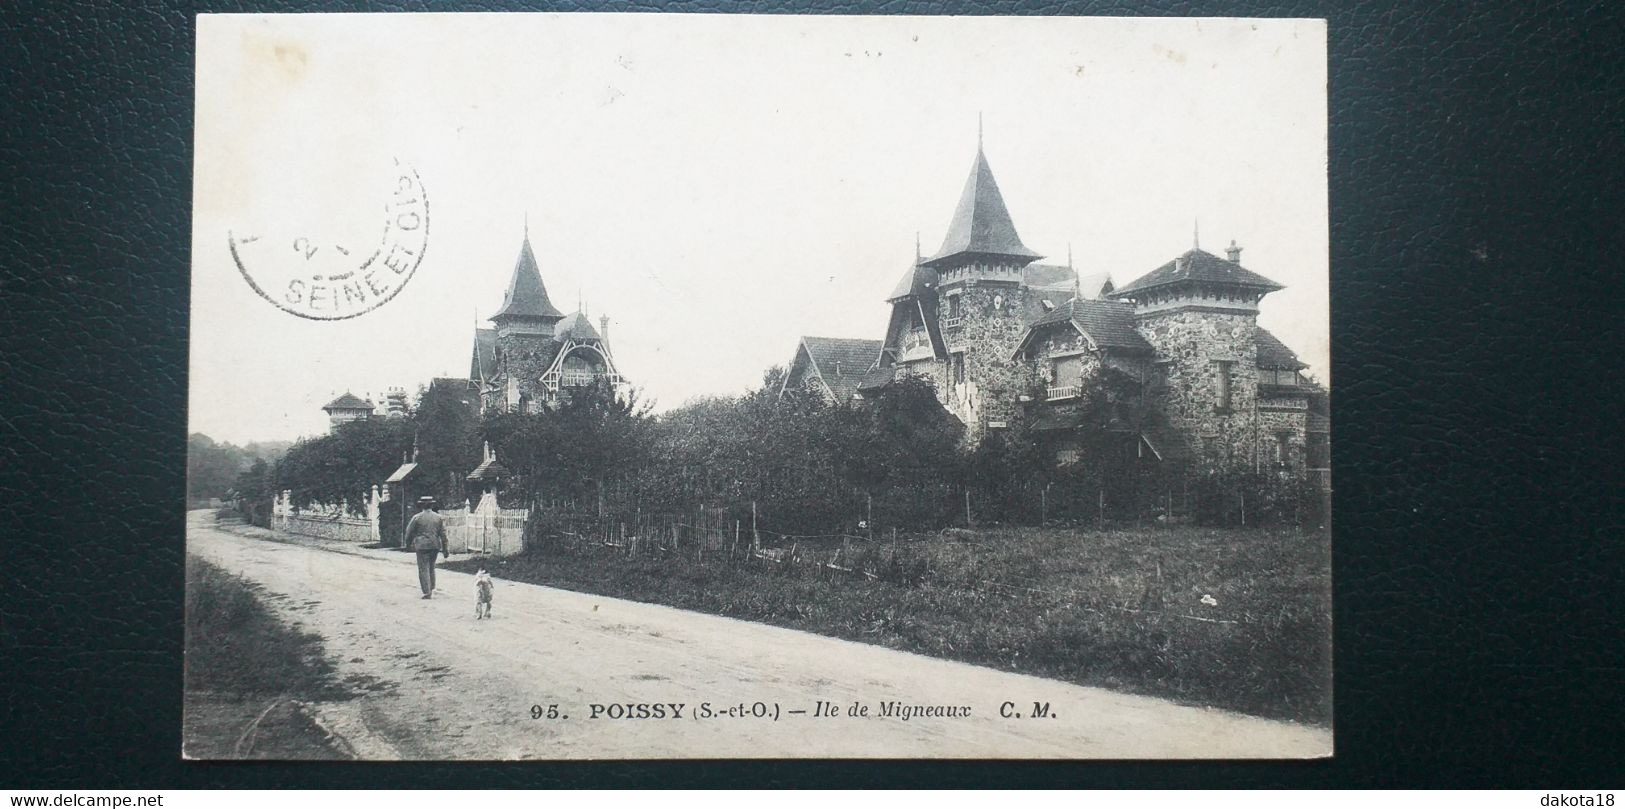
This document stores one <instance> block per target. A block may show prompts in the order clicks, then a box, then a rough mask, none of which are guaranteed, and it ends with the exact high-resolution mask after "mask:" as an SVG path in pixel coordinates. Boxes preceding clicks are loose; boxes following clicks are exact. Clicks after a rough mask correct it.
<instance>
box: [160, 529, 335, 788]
mask: <svg viewBox="0 0 1625 809" xmlns="http://www.w3.org/2000/svg"><path fill="white" fill-rule="evenodd" d="M185 660H186V664H185V694H186V700H185V703H186V706H185V717H184V724H185V732H184V734H183V735H184V745H185V749H186V754H187V755H188V756H189V757H192V758H238V757H242V758H274V759H288V758H317V759H333V758H344V757H345V755H344V753H343V752H342V751H341V749H340V747H339V746H338V744H336V743H335V741H334V740H333V739H331V738H329V737H328V735H327V734H326V733H325V732H324V731H322V730H321V729H320V728H319V727H317V726H316V724H315V723H314V722H313V721H312V720H311V719H310V717H309V716H307V715H306V714H305V713H304V712H303V710H302V709H301V708H300V707H299V704H298V703H299V702H301V701H312V700H339V699H347V698H350V697H351V696H352V694H350V693H349V692H348V691H347V690H345V689H344V688H343V687H341V686H340V685H339V684H338V682H337V680H336V678H335V673H334V668H333V666H332V664H331V663H329V662H328V661H327V660H326V658H325V657H323V654H322V647H321V638H320V637H319V636H316V635H313V634H309V633H304V632H300V631H297V630H296V629H293V628H292V627H289V626H288V625H286V624H285V623H283V622H282V621H281V620H280V619H278V618H277V616H276V615H275V614H274V613H273V612H272V611H271V610H270V609H269V608H268V607H267V606H266V605H265V603H264V602H263V601H262V598H261V588H260V586H259V585H257V584H255V583H253V582H250V581H247V580H245V579H242V578H239V577H237V576H233V575H231V574H229V573H227V572H225V571H223V570H221V569H220V568H219V567H217V566H215V565H213V564H211V563H209V562H206V561H203V560H201V559H198V558H197V557H195V556H190V555H188V556H187V558H186V658H185Z"/></svg>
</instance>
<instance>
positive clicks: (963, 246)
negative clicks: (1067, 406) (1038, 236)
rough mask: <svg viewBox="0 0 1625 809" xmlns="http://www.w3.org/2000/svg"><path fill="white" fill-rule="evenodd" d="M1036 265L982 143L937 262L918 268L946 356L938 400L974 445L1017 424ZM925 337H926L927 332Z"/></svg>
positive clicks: (934, 258)
mask: <svg viewBox="0 0 1625 809" xmlns="http://www.w3.org/2000/svg"><path fill="white" fill-rule="evenodd" d="M1038 258H1040V256H1039V254H1038V253H1036V252H1034V251H1033V250H1031V249H1029V248H1028V247H1027V245H1025V244H1023V243H1022V241H1021V237H1020V236H1019V235H1018V234H1017V233H1016V226H1015V222H1013V221H1012V220H1011V218H1010V210H1009V209H1008V208H1007V207H1005V204H1004V195H1003V194H1001V193H999V184H998V182H997V181H996V180H994V179H993V169H992V167H991V166H989V165H988V161H987V154H986V152H985V151H984V150H983V148H982V144H981V139H980V136H978V139H977V144H976V159H975V161H974V162H973V163H972V165H971V171H970V177H968V178H967V179H966V180H965V189H964V191H963V192H961V193H960V196H959V206H958V207H957V208H955V209H954V217H953V220H952V221H950V222H949V223H948V235H947V237H946V238H944V239H943V241H942V248H941V249H940V250H938V251H937V253H936V255H933V256H931V257H930V258H927V259H924V260H922V261H920V268H921V269H929V270H931V271H932V272H933V274H934V275H935V281H936V284H935V290H934V291H935V295H934V296H933V297H935V299H936V307H935V309H936V311H935V312H926V313H925V314H927V315H934V317H933V318H932V319H934V320H936V321H937V326H938V328H937V329H936V331H937V332H939V333H940V335H941V337H940V338H938V339H940V340H941V341H942V342H943V347H942V351H943V352H944V353H945V354H946V356H944V357H943V359H942V363H941V366H940V373H939V374H938V375H937V391H938V397H939V398H940V399H941V400H942V402H943V404H944V405H945V406H947V407H948V409H949V410H950V411H952V412H953V413H954V414H955V415H957V416H959V418H960V419H961V420H962V421H964V423H965V426H966V432H967V435H968V437H970V438H971V440H973V441H974V440H977V438H978V437H979V436H980V435H981V433H982V432H983V431H984V430H989V429H993V430H996V429H1000V428H1002V427H1004V426H1006V425H1007V424H1009V423H1010V422H1011V421H1012V420H1013V419H1014V417H1015V412H1016V401H1017V398H1018V396H1019V393H1020V390H1021V389H1023V388H1024V387H1025V386H1026V385H1028V384H1030V380H1027V379H1026V378H1025V376H1024V375H1026V376H1030V371H1028V370H1027V369H1024V368H1023V367H1021V366H1019V365H1017V364H1013V363H1011V362H1010V361H1009V357H1010V355H1011V352H1012V351H1014V350H1015V347H1016V344H1017V343H1018V342H1020V340H1021V336H1022V332H1023V331H1024V317H1025V315H1024V308H1025V298H1026V282H1025V280H1024V279H1025V275H1024V270H1025V268H1026V267H1027V265H1029V264H1031V263H1033V262H1034V261H1035V260H1037V259H1038ZM927 333H928V336H935V335H932V334H931V330H929V329H928V332H927Z"/></svg>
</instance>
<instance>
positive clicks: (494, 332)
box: [468, 228, 626, 412]
mask: <svg viewBox="0 0 1625 809" xmlns="http://www.w3.org/2000/svg"><path fill="white" fill-rule="evenodd" d="M490 320H491V324H492V326H493V328H489V329H481V328H476V329H475V330H474V352H473V357H472V359H471V361H470V364H469V372H468V377H469V380H470V381H471V382H472V383H473V384H474V385H475V386H476V387H477V388H478V389H479V392H480V401H481V405H482V409H484V410H516V411H519V412H534V411H535V409H537V408H540V407H551V406H554V405H556V404H558V402H559V401H560V397H561V396H563V395H566V394H567V393H568V391H569V389H570V388H575V387H589V386H593V385H596V384H599V383H600V382H607V383H608V384H609V385H610V386H612V387H613V388H615V389H617V390H619V389H621V388H623V387H624V386H625V384H626V382H625V380H623V379H622V378H621V375H620V372H619V371H616V370H615V359H614V357H613V356H612V355H611V353H610V349H609V317H608V316H607V315H603V316H600V317H599V321H598V322H599V328H596V329H595V328H593V325H592V320H591V319H589V318H588V317H587V314H586V312H584V311H580V310H578V311H576V312H574V313H573V314H570V315H565V314H564V313H563V312H560V311H559V310H558V309H557V308H555V307H554V306H553V302H552V301H551V300H549V299H548V296H547V287H546V286H544V285H543V284H542V272H541V269H540V268H539V267H538V266H537V264H536V253H535V251H534V250H532V249H531V246H530V232H529V229H528V228H527V229H526V232H525V237H524V241H523V243H521V244H520V246H519V259H518V260H517V261H516V262H515V263H514V268H513V276H512V278H511V279H510V280H509V281H508V292H507V294H506V295H504V296H503V298H502V307H501V308H500V309H498V310H497V313H496V314H494V315H492V316H491V319H490Z"/></svg>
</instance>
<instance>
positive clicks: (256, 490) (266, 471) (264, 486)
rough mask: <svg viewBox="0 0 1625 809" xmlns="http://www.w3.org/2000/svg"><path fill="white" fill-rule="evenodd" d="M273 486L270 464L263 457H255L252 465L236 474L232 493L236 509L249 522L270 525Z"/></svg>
mask: <svg viewBox="0 0 1625 809" xmlns="http://www.w3.org/2000/svg"><path fill="white" fill-rule="evenodd" d="M274 486H275V481H274V480H272V477H271V465H270V464H268V463H266V462H265V459H264V458H255V459H254V464H253V465H252V466H250V467H249V468H248V469H245V470H243V472H241V473H240V474H238V475H237V481H236V483H235V485H233V486H232V495H233V497H235V498H236V500H237V508H238V510H240V511H242V512H243V516H244V517H245V518H246V519H247V520H248V522H249V523H250V524H252V525H258V526H260V527H262V528H268V527H270V525H271V501H272V500H274V499H275V498H276V493H275V492H274V491H273V489H274Z"/></svg>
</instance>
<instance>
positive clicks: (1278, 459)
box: [1275, 430, 1292, 466]
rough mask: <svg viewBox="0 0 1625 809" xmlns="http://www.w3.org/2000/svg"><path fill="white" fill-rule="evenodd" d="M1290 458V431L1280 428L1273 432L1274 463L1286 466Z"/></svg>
mask: <svg viewBox="0 0 1625 809" xmlns="http://www.w3.org/2000/svg"><path fill="white" fill-rule="evenodd" d="M1291 460H1292V433H1290V432H1288V431H1286V430H1281V431H1278V432H1276V433H1275V463H1276V464H1278V465H1280V466H1286V465H1287V464H1288V463H1291Z"/></svg>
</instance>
